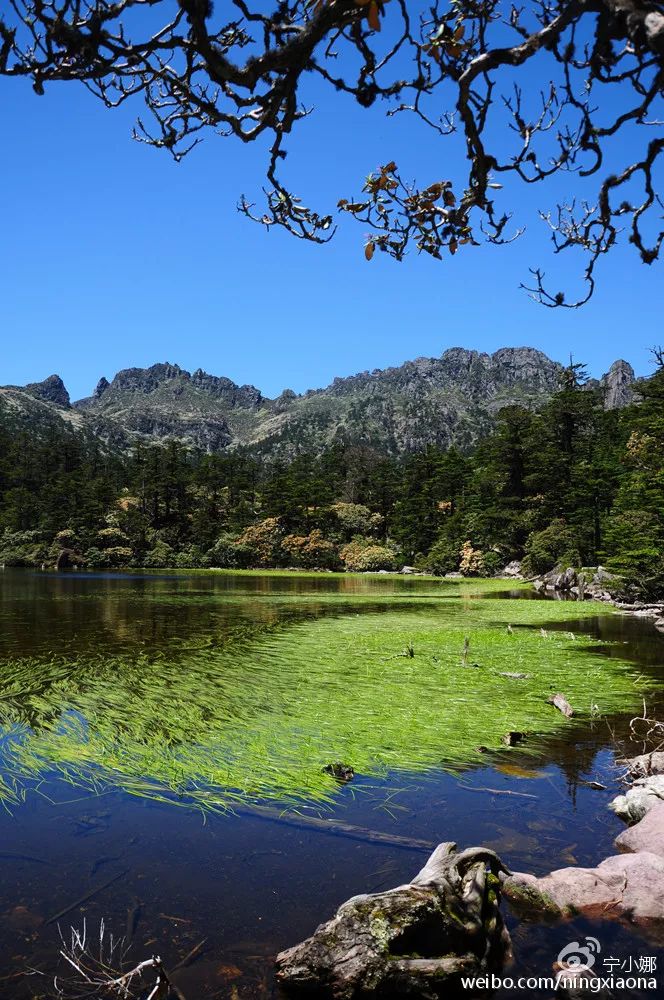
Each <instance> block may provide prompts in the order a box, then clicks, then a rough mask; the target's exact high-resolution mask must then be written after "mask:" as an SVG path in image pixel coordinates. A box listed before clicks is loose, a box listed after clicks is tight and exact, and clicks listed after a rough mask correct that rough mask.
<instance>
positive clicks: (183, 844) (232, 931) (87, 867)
mask: <svg viewBox="0 0 664 1000" xmlns="http://www.w3.org/2000/svg"><path fill="white" fill-rule="evenodd" d="M458 594H459V591H456V594H455V596H458ZM453 595H454V592H453V591H451V590H447V591H446V590H441V588H440V587H439V585H438V584H437V583H436V582H432V581H426V580H421V581H420V580H416V581H412V580H403V581H401V580H397V581H395V580H393V579H390V580H387V579H381V578H375V577H372V578H339V577H328V576H318V577H304V576H303V577H297V576H291V577H277V576H274V575H265V576H259V575H254V576H252V575H249V574H247V575H242V576H232V575H221V574H218V575H217V574H215V575H214V576H209V577H207V576H205V575H203V574H195V575H186V574H183V575H170V574H154V575H152V574H144V575H138V574H137V575H131V576H127V575H123V574H94V575H92V574H90V575H88V574H79V575H75V574H62V575H55V574H53V575H43V576H40V575H30V574H27V573H26V574H23V573H11V574H9V573H7V574H4V575H3V576H2V577H1V578H0V625H1V631H0V697H1V698H3V699H6V697H7V692H6V689H5V690H4V691H3V689H2V684H3V676H4V674H3V672H2V671H3V664H4V665H6V664H8V663H9V662H10V661H11V660H12V659H13V658H15V657H17V656H21V657H31V656H32V657H36V658H44V657H46V656H52V655H55V656H56V657H58V656H64V657H65V658H66V657H67V656H72V655H73V654H75V655H76V656H77V657H81V658H82V659H83V660H89V661H90V662H93V658H94V657H95V656H96V655H98V653H99V651H100V649H102V650H103V651H104V653H106V654H108V655H109V656H116V655H117V656H119V655H122V656H127V655H129V654H132V655H139V654H142V653H144V652H145V651H146V650H148V651H149V652H150V654H151V655H153V654H157V653H158V654H159V655H161V656H163V657H168V658H169V662H171V661H173V662H175V663H180V662H181V663H182V665H183V669H184V668H185V666H186V663H187V655H188V654H187V650H188V649H190V648H191V644H192V642H193V641H194V640H195V641H196V642H197V643H198V642H199V640H200V639H201V638H202V637H207V638H209V640H210V642H211V643H214V644H218V645H220V646H222V647H224V644H229V645H230V646H232V645H233V644H234V643H235V642H236V641H238V637H241V638H242V637H244V636H248V637H251V636H255V635H256V634H257V633H261V630H268V631H273V630H277V631H278V630H282V629H284V630H288V629H289V628H290V627H291V626H293V625H300V624H302V623H306V622H308V621H312V622H313V621H320V620H322V619H326V618H342V619H352V618H354V617H355V616H357V615H365V614H369V615H378V614H380V615H381V616H382V615H383V613H387V612H390V613H395V614H398V615H403V616H406V617H407V616H409V615H411V614H414V613H415V612H417V613H419V612H426V613H427V614H428V613H431V614H433V613H434V612H435V609H436V608H437V607H438V606H439V602H440V598H441V597H442V596H453ZM490 596H491V597H492V598H494V599H495V598H497V597H500V599H504V597H507V596H509V597H511V598H513V597H517V596H519V597H521V596H523V593H522V592H520V591H517V592H516V593H514V592H507V593H505V592H504V591H503V592H501V591H500V590H498V589H496V588H493V590H492V592H491V595H490ZM464 597H466V598H467V599H468V602H469V603H470V602H473V603H474V602H475V600H478V602H479V599H480V598H479V590H477V591H475V592H473V591H472V589H471V590H469V591H466V592H465V593H464ZM542 620H543V621H544V622H545V624H544V625H540V624H538V625H537V626H534V625H531V624H527V623H526V624H524V625H520V626H515V628H524V629H532V628H535V627H537V628H538V629H539V628H542V627H543V628H544V629H545V630H546V631H550V632H558V633H559V632H561V631H563V632H570V633H573V634H574V635H577V636H588V637H590V638H591V639H593V640H594V644H593V646H592V649H591V650H590V651H589V652H590V654H591V655H592V656H593V657H598V658H603V659H607V660H609V659H617V660H620V661H627V662H629V663H632V664H634V665H636V666H638V669H639V670H640V671H643V673H644V674H645V675H647V676H648V678H649V680H650V681H651V683H653V684H654V683H655V682H656V681H658V680H661V666H662V659H663V657H662V654H663V653H664V642H663V641H662V639H661V637H659V636H658V635H657V634H656V633H655V632H654V630H653V629H652V627H651V626H649V625H648V623H644V622H641V621H636V620H634V619H629V618H627V617H625V616H618V615H608V614H605V613H603V612H602V610H601V609H600V611H598V613H597V614H591V615H589V614H584V615H579V617H578V618H577V617H567V618H566V620H565V621H564V622H559V621H555V620H549V619H547V618H546V617H545V616H544V617H543V619H542ZM261 634H262V633H261ZM543 648H546V647H545V646H544V643H543ZM572 654H573V651H572V653H570V655H572ZM402 662H403V668H402ZM397 665H398V667H399V670H400V672H401V671H402V669H406V666H407V664H406V663H405V661H398V664H397ZM53 683H54V684H55V686H56V687H57V685H58V684H65V683H66V678H65V679H60V680H58V679H57V678H56V679H55V680H54V681H53ZM651 691H652V700H653V701H661V697H660V692H661V688H654V687H652V688H651ZM33 694H34V693H33ZM12 697H14V698H16V692H15V691H12ZM40 697H42V695H40ZM43 697H45V695H43ZM49 697H50V695H49ZM349 697H351V698H352V692H349ZM1 704H2V703H1V702H0V705H1ZM36 704H37V710H38V709H39V699H37V702H36ZM50 704H51V702H50V701H49V699H48V698H45V704H44V710H47V709H48V708H49V706H50ZM468 712H469V713H470V714H471V715H472V712H473V706H472V701H471V702H470V704H469V708H468ZM629 714H630V713H624V712H623V713H621V712H618V711H616V712H612V713H610V714H609V715H608V716H606V717H603V718H601V719H595V720H593V719H590V718H585V719H582V720H581V722H579V723H578V724H574V725H571V726H565V725H562V724H561V726H560V727H558V728H557V729H556V730H555V731H554V732H551V733H547V734H545V735H540V736H537V737H536V738H535V739H534V742H535V748H534V750H535V752H533V748H531V751H530V752H529V753H528V752H525V753H522V752H520V751H519V750H516V749H511V750H510V749H507V748H504V749H503V750H501V751H494V752H492V753H490V754H480V753H478V754H477V760H476V761H468V760H464V761H462V762H460V764H459V766H458V768H457V769H456V771H455V772H454V773H451V772H450V770H449V769H448V770H441V769H440V768H438V769H436V768H432V769H429V770H427V771H426V772H416V771H413V772H405V773H404V772H395V771H390V770H384V771H383V772H382V773H378V774H376V775H374V776H373V777H368V776H366V775H358V776H357V777H356V779H355V780H354V781H353V782H351V783H350V784H349V785H347V786H339V787H338V789H337V790H336V791H335V793H334V803H333V811H332V813H331V815H333V816H335V817H339V818H341V819H343V820H344V822H347V823H352V824H356V825H358V826H362V827H368V828H371V829H374V830H382V831H385V832H388V833H390V832H391V833H398V834H400V835H405V836H408V837H411V838H419V839H422V840H428V841H432V842H438V841H439V840H448V839H452V840H457V841H458V842H459V843H460V844H462V845H470V844H480V843H482V844H487V845H489V846H491V847H493V848H494V849H495V850H497V851H498V852H499V853H500V854H501V856H502V857H503V858H504V860H505V861H506V862H507V863H508V865H509V866H510V867H512V868H513V869H517V870H518V869H522V870H523V869H525V870H528V871H534V872H536V873H544V872H545V871H548V870H550V869H551V868H552V867H558V866H563V865H573V864H579V865H592V864H595V863H597V861H598V860H600V859H601V858H602V857H604V856H606V855H607V854H609V853H611V852H612V842H613V839H614V837H615V836H616V835H617V833H618V832H620V829H621V824H620V823H619V822H618V821H617V820H616V819H615V818H614V817H613V815H612V814H611V813H610V812H608V811H607V810H606V808H605V805H606V803H607V801H608V799H609V798H610V797H611V795H612V794H613V793H614V792H615V790H616V789H617V787H618V779H619V772H618V771H617V769H616V767H615V754H614V747H615V746H616V743H620V742H621V741H624V740H626V739H627V738H628V737H629V727H628V721H629ZM441 724H444V725H453V724H454V721H453V720H451V721H450V720H444V721H441ZM1 753H2V745H1V744H0V754H1ZM0 759H1V758H0ZM591 777H592V778H594V779H596V780H597V779H598V780H600V781H601V782H602V783H603V784H605V785H606V790H605V791H598V790H595V789H592V788H590V787H589V786H588V785H587V784H584V782H585V781H586V780H587V779H589V778H591ZM0 778H2V779H3V780H5V781H11V779H12V774H11V771H10V769H9V767H5V768H4V769H3V771H0ZM174 801H175V803H177V795H176V796H174ZM300 808H301V810H302V812H303V814H304V815H307V814H310V815H320V806H318V805H316V804H315V803H312V804H310V805H307V804H306V803H304V804H303V805H302V806H301V807H300ZM328 815H330V813H328ZM425 857H426V853H423V852H421V851H416V850H412V851H411V850H396V849H394V848H393V847H390V846H389V845H381V844H371V845H367V844H366V843H360V842H355V841H350V840H348V839H346V838H343V837H340V836H332V835H330V834H324V833H320V832H314V831H312V830H311V829H308V828H306V827H305V826H303V827H302V828H298V827H293V826H285V825H283V824H280V823H278V822H271V821H266V820H265V819H263V818H259V817H252V816H249V815H245V814H242V815H233V814H228V815H214V814H213V815H207V816H204V815H203V814H202V813H201V812H200V811H198V810H195V809H191V808H190V807H188V805H187V804H186V800H184V799H183V800H182V807H181V808H177V807H176V804H173V803H172V802H166V801H163V802H160V801H158V797H156V798H145V797H141V796H140V795H139V796H137V795H134V794H131V793H130V792H129V791H127V790H121V789H117V788H112V787H109V786H108V785H100V787H99V788H98V790H97V793H96V794H95V793H92V792H90V791H89V790H86V789H85V788H82V787H80V785H79V784H78V783H77V779H76V774H75V773H73V772H72V773H71V774H70V775H69V776H68V780H67V778H66V776H63V775H61V774H57V773H55V772H52V773H44V774H42V776H41V778H40V780H39V782H38V783H37V784H36V785H35V786H34V787H32V788H31V790H30V791H29V793H28V794H26V796H25V798H24V800H21V801H19V802H18V803H16V804H15V805H13V806H11V807H10V809H9V810H8V811H5V812H4V813H2V814H0V997H1V998H2V1000H9V998H13V1000H24V998H25V1000H27V998H29V997H40V996H42V997H50V996H52V995H53V993H52V989H51V986H52V976H53V972H54V969H55V968H56V965H57V953H58V949H59V946H60V942H59V938H58V930H57V926H58V924H59V925H60V927H61V929H62V931H63V933H67V931H68V928H69V926H70V925H71V924H73V925H75V926H80V925H81V922H82V920H83V918H85V920H86V922H87V925H88V927H96V926H97V925H98V923H99V921H100V920H101V919H102V918H103V919H104V920H105V922H106V924H107V926H108V927H110V928H111V929H112V930H113V932H114V933H115V934H116V935H126V936H127V937H130V938H131V941H132V951H131V955H132V956H135V958H136V960H137V961H138V960H140V959H142V958H144V957H147V956H148V955H150V954H152V953H159V954H160V955H161V956H162V957H163V959H164V961H165V963H166V965H167V967H169V966H171V967H172V966H174V965H176V964H177V963H178V962H180V961H181V960H182V959H183V958H184V957H186V956H187V955H188V954H189V953H191V952H192V949H195V948H196V946H197V945H198V944H199V943H200V942H201V941H204V944H203V946H202V948H201V949H200V950H198V951H197V952H196V953H195V957H194V960H193V961H191V962H190V963H189V964H186V965H185V966H184V967H183V968H181V969H180V970H179V971H178V972H177V973H176V975H175V979H176V981H177V983H178V986H179V987H180V988H181V990H182V991H183V994H184V995H185V996H186V998H187V1000H204V998H212V997H219V998H221V997H228V998H231V997H236V998H245V997H246V998H250V997H251V998H258V997H271V996H274V995H275V989H274V983H273V978H272V960H273V957H274V955H275V954H276V952H277V951H279V950H280V949H281V948H283V947H286V946H288V945H289V944H292V943H294V942H295V941H297V940H300V939H301V938H303V937H305V936H307V935H308V934H310V933H311V931H312V930H313V928H314V927H315V926H316V925H317V923H319V922H320V921H322V920H324V919H326V918H327V917H329V916H330V915H331V914H332V912H333V911H334V909H335V908H336V906H338V905H339V903H340V902H341V901H343V900H344V899H346V898H348V897H349V896H351V895H354V894H356V893H358V892H362V891H370V892H373V891H379V890H381V889H385V888H388V887H390V886H392V885H397V884H399V883H401V882H403V881H405V880H408V879H410V878H411V877H412V876H413V874H414V873H415V872H416V870H417V869H418V867H420V865H421V864H422V862H423V860H424V858H425ZM86 897H89V898H86ZM58 914H61V916H60V917H58ZM54 918H57V919H54ZM510 920H511V918H510ZM511 924H512V931H513V935H514V941H515V948H516V953H517V964H516V966H515V968H514V969H513V970H511V974H513V975H514V976H517V975H533V976H543V975H548V974H549V973H550V969H551V963H552V962H553V960H554V959H555V957H556V956H557V954H558V952H559V951H560V949H561V948H562V947H563V946H564V945H566V944H567V943H568V942H570V941H571V940H573V939H575V938H578V937H582V936H583V935H584V934H586V933H592V934H593V936H595V937H597V938H598V939H599V940H600V941H601V943H602V948H603V954H604V955H611V956H613V957H617V958H621V959H622V958H625V959H627V958H628V957H630V956H636V955H655V956H656V957H657V958H659V961H660V965H661V964H662V963H664V952H662V950H661V949H660V950H658V949H657V948H656V947H655V946H654V945H652V944H650V943H649V942H647V941H643V940H642V939H640V938H637V937H635V936H634V935H633V934H632V933H630V932H629V931H628V930H627V929H625V928H624V927H622V926H621V925H619V924H617V923H615V922H609V921H607V922H603V923H602V924H601V925H597V926H591V925H590V924H588V923H585V922H582V921H578V922H575V923H574V924H567V925H564V926H560V927H535V926H530V925H527V924H519V925H517V924H516V923H515V922H514V921H513V920H511ZM29 968H31V969H35V970H37V972H36V973H35V974H34V975H31V976H27V977H26V976H24V975H22V974H18V973H23V972H24V971H25V970H26V969H29ZM40 972H42V973H44V975H40V974H39V973H40ZM501 995H504V996H507V995H512V993H511V992H510V991H503V992H502V994H501ZM514 995H515V996H516V995H523V994H518V993H517V992H516V991H515V992H514ZM531 995H533V996H539V995H540V994H538V993H537V992H536V991H534V990H533V991H531ZM541 995H542V996H549V995H550V992H544V993H542V994H541ZM651 995H652V994H651Z"/></svg>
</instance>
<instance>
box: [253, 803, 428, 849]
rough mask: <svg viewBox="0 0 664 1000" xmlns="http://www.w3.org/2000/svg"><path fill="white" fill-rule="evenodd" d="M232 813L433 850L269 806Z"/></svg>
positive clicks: (393, 836)
mask: <svg viewBox="0 0 664 1000" xmlns="http://www.w3.org/2000/svg"><path fill="white" fill-rule="evenodd" d="M233 812H235V813H236V814H237V815H239V816H254V817H256V818H257V819H265V820H268V821H269V822H271V823H284V824H285V825H286V826H296V827H300V828H302V827H304V828H305V829H308V830H316V831H317V832H319V833H327V834H331V835H332V836H337V837H338V836H342V837H347V838H348V839H349V840H359V841H360V842H361V843H363V844H385V845H386V846H388V847H397V848H400V849H402V850H410V851H432V850H433V848H434V847H435V844H433V843H432V842H431V841H429V840H417V839H415V838H414V837H400V836H398V835H397V834H394V833H382V831H379V830H367V829H365V828H364V827H362V826H353V825H351V824H350V823H342V822H340V821H339V820H334V819H320V818H319V817H317V816H303V815H302V814H301V813H289V812H283V811H282V810H281V809H272V808H270V807H269V806H254V805H248V804H247V805H235V806H234V807H233Z"/></svg>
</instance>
